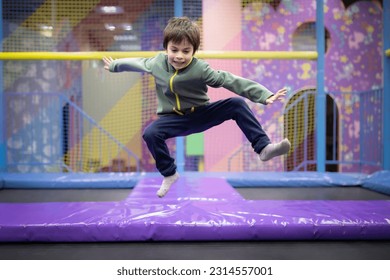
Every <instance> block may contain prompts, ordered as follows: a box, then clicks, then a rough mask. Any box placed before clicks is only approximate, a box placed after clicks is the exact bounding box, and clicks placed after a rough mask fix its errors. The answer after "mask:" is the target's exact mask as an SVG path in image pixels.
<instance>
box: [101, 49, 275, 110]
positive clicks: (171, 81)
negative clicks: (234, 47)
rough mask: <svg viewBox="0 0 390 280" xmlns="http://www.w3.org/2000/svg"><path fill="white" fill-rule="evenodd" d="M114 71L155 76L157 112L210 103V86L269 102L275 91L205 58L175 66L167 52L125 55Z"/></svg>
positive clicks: (111, 65)
mask: <svg viewBox="0 0 390 280" xmlns="http://www.w3.org/2000/svg"><path fill="white" fill-rule="evenodd" d="M109 70H110V72H123V71H133V72H146V73H149V74H151V75H153V77H154V78H155V82H156V90H157V99H158V107H157V114H159V115H162V114H172V113H177V114H180V115H182V114H183V112H186V111H188V110H191V109H192V108H193V107H195V108H196V107H198V106H202V105H205V104H208V103H209V100H210V98H209V96H208V95H207V89H208V86H210V87H214V88H218V87H224V88H226V89H228V90H230V91H232V92H234V93H236V94H238V95H240V96H243V97H246V98H248V99H249V100H251V101H253V102H256V103H262V104H266V103H265V100H266V99H267V98H269V97H270V96H272V95H273V93H272V92H271V91H269V90H268V89H267V88H265V87H264V86H262V85H260V84H258V83H256V82H254V81H251V80H248V79H244V78H241V77H239V76H236V75H233V74H232V73H229V72H226V71H219V70H218V71H216V70H214V69H212V68H211V67H210V66H209V64H208V63H207V62H206V61H204V60H201V59H198V58H196V57H193V59H192V61H191V62H190V63H189V64H188V66H187V67H186V68H184V69H180V70H175V69H174V68H173V67H172V65H170V64H169V63H168V57H167V55H166V54H165V53H159V54H157V55H156V56H154V57H151V58H122V59H116V60H114V61H113V62H112V63H111V64H110V68H109Z"/></svg>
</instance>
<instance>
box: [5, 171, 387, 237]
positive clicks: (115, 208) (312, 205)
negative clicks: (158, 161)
mask: <svg viewBox="0 0 390 280" xmlns="http://www.w3.org/2000/svg"><path fill="white" fill-rule="evenodd" d="M160 183H161V178H144V179H141V180H140V182H139V183H138V184H137V185H136V187H135V188H134V190H133V191H132V192H131V194H130V196H129V197H128V198H126V199H125V200H123V201H117V202H71V203H69V202H66V203H65V202H50V203H1V204H0V241H2V242H9V241H14V242H21V241H23V242H25V241H29V242H33V241H34V242H35V241H36V242H97V241H101V242H103V241H147V240H155V241H176V240H177V241H184V240H186V241H196V240H316V239H318V240H347V239H359V240H361V239H367V240H373V239H390V201H389V200H374V201H372V200H371V201H331V200H315V201H312V200H286V201H281V200H261V201H255V200H245V199H243V198H242V197H241V195H240V194H239V193H238V192H237V191H236V190H235V189H234V188H233V187H232V186H231V185H229V184H228V183H227V181H226V180H225V179H221V178H192V177H185V176H183V177H181V178H180V179H179V180H178V181H177V182H176V183H175V184H174V185H173V186H172V188H171V190H170V192H169V193H168V194H167V196H166V197H164V198H158V197H157V196H156V191H157V190H158V188H159V185H160Z"/></svg>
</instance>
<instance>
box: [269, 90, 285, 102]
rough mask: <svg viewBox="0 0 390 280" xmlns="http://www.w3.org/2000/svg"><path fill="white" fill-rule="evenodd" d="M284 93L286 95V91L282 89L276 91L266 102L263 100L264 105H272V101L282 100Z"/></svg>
mask: <svg viewBox="0 0 390 280" xmlns="http://www.w3.org/2000/svg"><path fill="white" fill-rule="evenodd" d="M286 93H287V89H286V88H282V89H280V90H278V91H277V92H276V93H275V94H274V95H272V96H270V97H269V98H268V99H267V100H265V103H266V104H267V105H268V104H272V103H274V101H276V100H283V96H285V95H286Z"/></svg>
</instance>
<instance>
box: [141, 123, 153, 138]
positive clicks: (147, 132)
mask: <svg viewBox="0 0 390 280" xmlns="http://www.w3.org/2000/svg"><path fill="white" fill-rule="evenodd" d="M155 135H156V131H155V129H154V128H153V127H151V126H149V127H147V128H146V129H145V130H144V133H143V134H142V138H143V139H144V140H145V141H148V140H149V139H152V138H153V137H154V136H155Z"/></svg>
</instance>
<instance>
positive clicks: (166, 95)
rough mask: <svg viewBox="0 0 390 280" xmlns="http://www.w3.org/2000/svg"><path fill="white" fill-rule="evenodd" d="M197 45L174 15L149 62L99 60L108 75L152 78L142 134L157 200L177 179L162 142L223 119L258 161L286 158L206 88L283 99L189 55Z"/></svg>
mask: <svg viewBox="0 0 390 280" xmlns="http://www.w3.org/2000/svg"><path fill="white" fill-rule="evenodd" d="M199 45H200V29H199V27H198V25H197V24H196V23H195V22H193V21H191V20H190V19H189V18H187V17H174V18H172V19H170V20H169V22H168V25H167V26H166V27H165V29H164V40H163V47H164V49H165V53H159V54H157V55H156V56H154V57H151V58H123V59H116V60H113V59H112V58H111V57H104V58H103V62H104V68H105V69H106V70H109V71H110V72H122V71H133V72H146V73H150V74H151V75H153V77H154V78H155V82H156V91H157V101H158V107H157V115H158V116H159V118H158V119H157V120H156V121H154V122H153V123H152V124H150V125H149V126H148V127H147V128H146V129H145V131H144V133H143V139H144V141H145V142H146V144H147V146H148V148H149V150H150V152H151V154H152V156H153V158H154V159H155V161H156V167H157V169H158V171H159V172H160V173H161V175H162V176H164V179H163V181H162V184H161V187H160V189H159V190H158V191H157V195H158V196H159V197H163V196H164V195H165V194H166V193H167V192H168V191H169V188H170V187H171V186H172V184H173V183H174V182H175V181H176V180H177V179H178V178H179V174H178V173H177V171H176V165H175V160H174V159H173V158H172V157H171V156H170V153H169V150H168V147H167V145H166V142H165V141H166V140H167V139H169V138H173V137H177V136H186V135H189V134H192V133H198V132H202V131H205V130H207V129H209V128H211V127H213V126H216V125H219V124H221V123H223V122H224V121H227V120H231V119H232V120H234V121H236V123H237V125H238V126H239V128H240V129H241V130H242V132H243V133H244V134H245V136H246V137H247V139H248V140H249V142H250V143H251V144H252V147H253V150H254V151H255V152H256V153H257V154H259V158H260V160H262V161H268V160H270V159H272V158H274V157H276V156H280V155H283V154H286V153H287V152H288V151H289V150H290V146H291V144H290V142H289V140H288V139H283V140H282V141H281V142H279V143H275V144H272V143H271V141H270V139H269V138H268V136H267V134H266V133H265V132H264V130H263V128H262V127H261V125H260V123H259V122H258V120H257V119H256V117H255V116H254V114H253V112H252V111H251V110H250V108H249V107H248V105H247V104H246V103H245V101H244V100H243V99H242V98H240V97H233V98H228V99H225V100H219V101H216V102H210V101H209V100H210V98H209V97H208V95H207V88H208V86H210V87H214V88H218V87H224V88H226V89H228V90H230V91H232V92H234V93H236V94H237V95H240V96H242V97H245V98H248V99H249V100H251V101H253V102H256V103H261V104H264V105H267V104H272V103H273V102H274V101H276V100H280V99H281V98H282V97H283V96H285V95H286V92H287V90H286V89H281V90H278V91H277V92H276V93H275V94H274V93H272V92H271V91H269V90H268V89H267V88H265V87H264V86H262V85H260V84H258V83H256V82H254V81H251V80H248V79H244V78H241V77H238V76H235V75H233V74H231V73H229V72H226V71H219V70H218V71H216V70H214V69H212V68H211V67H210V66H209V64H208V63H207V62H205V61H204V60H201V59H197V58H196V57H194V55H195V52H196V51H197V50H198V48H199Z"/></svg>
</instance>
